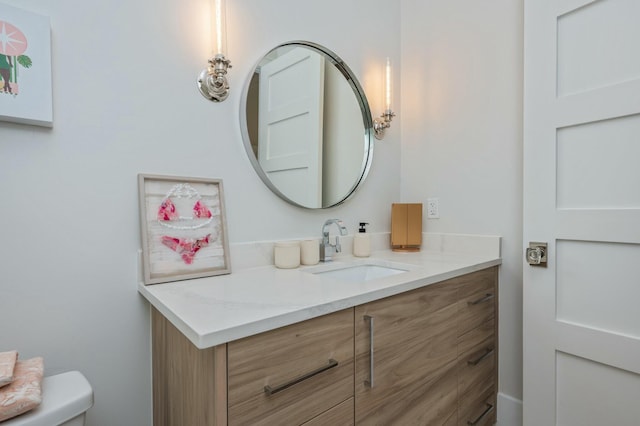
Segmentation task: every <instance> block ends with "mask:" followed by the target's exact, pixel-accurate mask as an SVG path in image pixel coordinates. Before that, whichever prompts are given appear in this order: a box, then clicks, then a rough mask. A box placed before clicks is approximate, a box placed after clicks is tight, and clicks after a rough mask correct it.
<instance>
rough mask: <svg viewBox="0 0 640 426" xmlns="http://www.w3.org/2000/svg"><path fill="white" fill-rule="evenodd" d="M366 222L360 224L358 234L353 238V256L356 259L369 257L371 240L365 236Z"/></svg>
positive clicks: (367, 235)
mask: <svg viewBox="0 0 640 426" xmlns="http://www.w3.org/2000/svg"><path fill="white" fill-rule="evenodd" d="M367 225H368V223H367V222H360V229H358V233H357V234H356V235H354V236H353V255H354V256H357V257H369V256H370V255H371V240H370V239H369V234H367V228H366V226H367Z"/></svg>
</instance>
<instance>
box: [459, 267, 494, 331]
mask: <svg viewBox="0 0 640 426" xmlns="http://www.w3.org/2000/svg"><path fill="white" fill-rule="evenodd" d="M496 277H497V271H496V269H495V268H490V269H486V270H483V271H479V272H475V273H473V274H469V275H467V276H465V279H464V281H463V282H462V283H461V285H460V287H459V290H458V292H459V293H458V294H459V300H460V302H459V303H460V318H459V321H458V336H462V335H463V334H465V333H467V332H468V331H469V330H472V329H473V328H475V327H477V326H479V325H480V324H483V323H485V322H487V321H489V320H491V319H492V318H494V317H495V307H496V302H497V294H496V292H497V288H496Z"/></svg>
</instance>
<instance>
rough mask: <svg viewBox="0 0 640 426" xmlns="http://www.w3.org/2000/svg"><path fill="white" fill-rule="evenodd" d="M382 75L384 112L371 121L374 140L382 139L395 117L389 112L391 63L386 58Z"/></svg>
mask: <svg viewBox="0 0 640 426" xmlns="http://www.w3.org/2000/svg"><path fill="white" fill-rule="evenodd" d="M384 71H385V73H384V77H385V78H384V107H385V109H384V112H383V113H382V115H380V117H378V118H376V119H375V120H373V130H374V131H375V137H376V139H379V140H381V139H382V138H384V133H385V130H387V129H388V128H389V127H391V120H393V117H395V115H396V114H395V113H394V112H393V111H392V110H391V62H390V61H389V58H387V64H386V66H385V70H384Z"/></svg>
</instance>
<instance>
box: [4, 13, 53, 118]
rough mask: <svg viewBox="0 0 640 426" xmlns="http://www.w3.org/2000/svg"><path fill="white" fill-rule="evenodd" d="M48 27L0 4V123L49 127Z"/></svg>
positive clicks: (38, 17)
mask: <svg viewBox="0 0 640 426" xmlns="http://www.w3.org/2000/svg"><path fill="white" fill-rule="evenodd" d="M52 105H53V103H52V90H51V24H50V21H49V18H48V17H45V16H42V15H38V14H35V13H31V12H27V11H24V10H21V9H17V8H15V7H11V6H7V5H5V4H2V3H0V120H3V121H12V122H15V123H23V124H33V125H37V126H46V127H51V126H52V125H53V106H52Z"/></svg>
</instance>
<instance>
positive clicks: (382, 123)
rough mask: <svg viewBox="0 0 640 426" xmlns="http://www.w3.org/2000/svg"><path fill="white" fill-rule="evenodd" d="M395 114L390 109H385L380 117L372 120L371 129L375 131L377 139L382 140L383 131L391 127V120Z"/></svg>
mask: <svg viewBox="0 0 640 426" xmlns="http://www.w3.org/2000/svg"><path fill="white" fill-rule="evenodd" d="M395 116H396V114H395V113H394V112H393V111H391V110H390V109H387V110H385V111H384V112H383V113H382V114H381V115H380V117H378V118H376V119H374V120H373V130H374V132H375V137H376V139H378V140H382V139H383V138H384V133H385V131H386V130H387V129H388V128H389V127H391V120H393V117H395Z"/></svg>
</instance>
